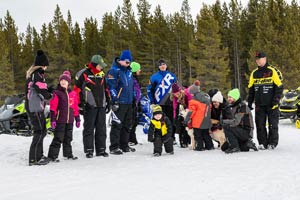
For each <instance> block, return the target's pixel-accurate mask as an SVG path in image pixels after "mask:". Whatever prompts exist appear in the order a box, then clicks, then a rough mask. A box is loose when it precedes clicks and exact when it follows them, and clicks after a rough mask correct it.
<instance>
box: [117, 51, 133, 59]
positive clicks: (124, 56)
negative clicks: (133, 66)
mask: <svg viewBox="0 0 300 200" xmlns="http://www.w3.org/2000/svg"><path fill="white" fill-rule="evenodd" d="M120 60H128V61H130V62H131V61H132V56H131V53H130V51H129V50H124V51H122V53H121V56H120Z"/></svg>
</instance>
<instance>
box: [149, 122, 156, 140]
mask: <svg viewBox="0 0 300 200" xmlns="http://www.w3.org/2000/svg"><path fill="white" fill-rule="evenodd" d="M154 131H155V128H154V125H153V123H152V122H151V121H150V126H149V130H148V141H149V142H153V141H154Z"/></svg>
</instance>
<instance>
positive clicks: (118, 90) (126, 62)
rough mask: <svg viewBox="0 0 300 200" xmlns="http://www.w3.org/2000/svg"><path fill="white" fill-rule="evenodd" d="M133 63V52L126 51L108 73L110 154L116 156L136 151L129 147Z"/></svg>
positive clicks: (132, 97) (115, 61)
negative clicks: (110, 106)
mask: <svg viewBox="0 0 300 200" xmlns="http://www.w3.org/2000/svg"><path fill="white" fill-rule="evenodd" d="M131 61H132V56H131V52H130V51H129V50H124V51H122V53H121V56H120V57H116V58H115V59H114V62H113V64H112V66H111V69H110V70H109V71H108V73H107V83H108V87H109V91H110V95H111V98H112V105H113V106H112V110H113V112H112V115H113V117H112V126H111V130H110V147H109V149H110V153H111V154H114V155H120V154H123V152H134V151H135V149H134V148H132V147H129V145H128V142H129V131H130V128H131V126H132V103H133V99H134V92H133V76H132V72H131V67H130V63H131Z"/></svg>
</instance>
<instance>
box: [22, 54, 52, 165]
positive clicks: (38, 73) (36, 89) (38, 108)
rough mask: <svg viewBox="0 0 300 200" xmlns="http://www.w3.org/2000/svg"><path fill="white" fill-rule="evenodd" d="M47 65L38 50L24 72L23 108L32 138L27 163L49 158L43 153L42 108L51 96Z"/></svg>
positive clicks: (46, 162)
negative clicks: (28, 119)
mask: <svg viewBox="0 0 300 200" xmlns="http://www.w3.org/2000/svg"><path fill="white" fill-rule="evenodd" d="M48 66H49V61H48V58H47V56H46V55H45V54H44V52H43V51H42V50H38V51H37V54H36V56H35V60H34V64H33V66H31V67H30V68H29V69H28V71H27V73H26V89H25V94H26V95H25V108H26V111H27V113H28V115H29V118H30V121H31V124H32V129H33V138H32V142H31V145H30V150H29V165H30V166H31V165H46V164H48V163H49V159H48V158H47V157H46V156H44V155H43V141H44V137H45V136H46V134H47V130H46V118H45V115H44V109H45V105H46V100H50V99H51V98H52V91H50V90H49V89H48V86H47V84H46V80H45V71H46V69H47V67H48Z"/></svg>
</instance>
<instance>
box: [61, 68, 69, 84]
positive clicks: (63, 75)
mask: <svg viewBox="0 0 300 200" xmlns="http://www.w3.org/2000/svg"><path fill="white" fill-rule="evenodd" d="M61 80H66V81H68V83H69V84H70V83H71V73H70V72H69V71H67V70H66V71H64V73H63V74H62V75H60V76H59V81H61Z"/></svg>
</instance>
